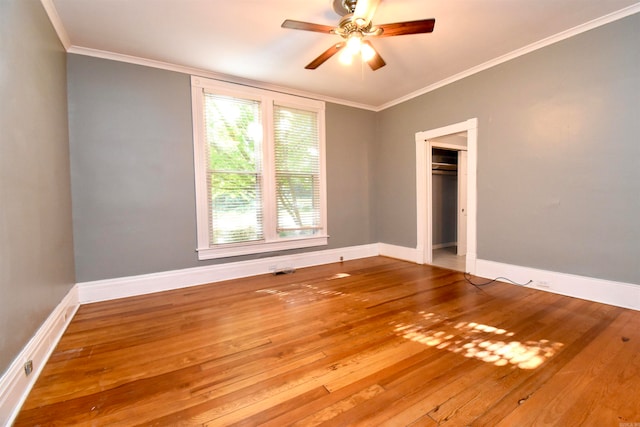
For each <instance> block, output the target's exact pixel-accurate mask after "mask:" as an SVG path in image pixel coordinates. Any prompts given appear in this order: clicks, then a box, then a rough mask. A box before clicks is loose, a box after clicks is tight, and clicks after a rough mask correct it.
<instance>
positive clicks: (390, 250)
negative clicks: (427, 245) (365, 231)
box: [378, 243, 418, 262]
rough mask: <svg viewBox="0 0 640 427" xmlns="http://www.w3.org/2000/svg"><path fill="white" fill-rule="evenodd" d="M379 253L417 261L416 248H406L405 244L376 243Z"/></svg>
mask: <svg viewBox="0 0 640 427" xmlns="http://www.w3.org/2000/svg"><path fill="white" fill-rule="evenodd" d="M378 248H379V253H380V255H382V256H388V257H389V258H396V259H400V260H403V261H409V262H417V259H418V251H417V249H413V248H407V247H405V246H396V245H389V244H387V243H378Z"/></svg>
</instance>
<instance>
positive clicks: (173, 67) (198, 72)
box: [67, 45, 376, 111]
mask: <svg viewBox="0 0 640 427" xmlns="http://www.w3.org/2000/svg"><path fill="white" fill-rule="evenodd" d="M67 52H68V53H74V54H77V55H85V56H93V57H95V58H102V59H109V60H112V61H119V62H126V63H129V64H135V65H142V66H145V67H152V68H158V69H162V70H168V71H175V72H178V73H183V74H190V75H195V76H198V77H206V78H209V79H213V80H218V81H222V82H227V83H235V84H239V85H242V86H248V87H253V88H256V89H263V90H268V91H271V92H278V93H284V94H287V95H296V96H300V97H302V98H309V99H315V100H318V101H325V102H331V103H334V104H341V105H346V106H348V107H354V108H360V109H363V110H370V111H375V109H376V107H374V106H372V105H367V104H360V103H357V102H351V101H347V100H344V99H339V98H332V97H329V96H324V95H320V94H317V93H312V92H306V91H302V90H297V89H292V88H288V87H284V86H278V85H274V84H270V83H265V82H260V81H257V80H250V79H245V78H242V77H236V76H232V75H229V74H222V73H217V72H214V71H209V70H204V69H201V68H195V67H188V66H184V65H177V64H172V63H169V62H163V61H156V60H155V59H148V58H141V57H138V56H131V55H124V54H121V53H115V52H109V51H105V50H98V49H91V48H87V47H82V46H75V45H72V46H70V47H69V48H68V49H67Z"/></svg>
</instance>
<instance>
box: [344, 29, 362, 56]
mask: <svg viewBox="0 0 640 427" xmlns="http://www.w3.org/2000/svg"><path fill="white" fill-rule="evenodd" d="M361 48H362V34H360V33H359V32H353V33H351V34H349V37H348V38H347V47H346V49H345V50H348V51H349V53H351V55H357V54H358V53H359V52H360V49H361Z"/></svg>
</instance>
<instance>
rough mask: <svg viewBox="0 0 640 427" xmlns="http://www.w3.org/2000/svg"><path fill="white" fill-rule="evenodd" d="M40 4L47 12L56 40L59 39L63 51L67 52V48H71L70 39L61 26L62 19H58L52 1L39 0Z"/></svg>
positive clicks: (58, 16)
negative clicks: (56, 35)
mask: <svg viewBox="0 0 640 427" xmlns="http://www.w3.org/2000/svg"><path fill="white" fill-rule="evenodd" d="M40 2H41V3H42V6H43V7H44V10H45V12H47V15H48V16H49V21H51V25H53V29H54V30H55V32H56V34H58V39H60V43H62V46H63V47H64V50H66V51H69V48H70V47H71V39H70V38H69V34H67V30H66V29H65V28H64V25H63V24H62V19H60V15H58V10H57V9H56V6H55V5H54V4H53V0H40Z"/></svg>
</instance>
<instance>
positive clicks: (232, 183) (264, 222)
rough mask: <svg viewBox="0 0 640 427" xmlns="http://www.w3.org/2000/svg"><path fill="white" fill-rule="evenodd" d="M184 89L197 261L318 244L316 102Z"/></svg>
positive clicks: (198, 81)
mask: <svg viewBox="0 0 640 427" xmlns="http://www.w3.org/2000/svg"><path fill="white" fill-rule="evenodd" d="M191 88H192V103H193V122H194V153H195V155H194V159H195V172H196V174H195V175H196V177H195V178H196V209H197V210H196V213H197V232H198V234H197V235H198V242H197V243H198V248H197V250H198V257H199V259H211V258H222V257H230V256H237V255H245V254H252V253H261V252H271V251H279V250H285V249H294V248H303V247H310V246H319V245H326V244H327V237H328V236H327V226H326V184H325V153H324V146H325V144H324V134H325V133H324V103H323V102H321V101H316V100H311V99H307V98H301V97H296V96H292V95H284V94H281V93H276V92H270V91H266V90H260V89H255V88H249V87H245V86H240V85H234V84H230V83H223V82H219V81H215V80H210V79H205V78H202V77H195V76H193V77H192V78H191Z"/></svg>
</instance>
